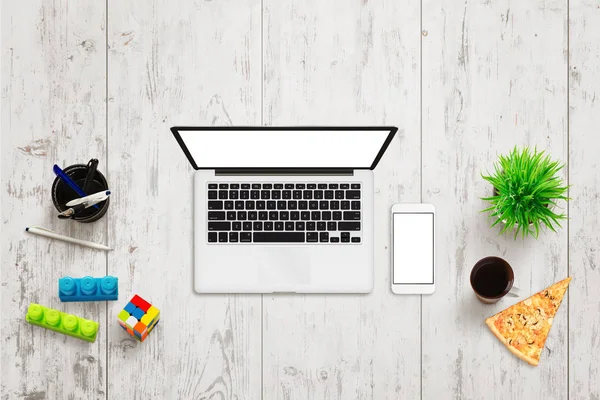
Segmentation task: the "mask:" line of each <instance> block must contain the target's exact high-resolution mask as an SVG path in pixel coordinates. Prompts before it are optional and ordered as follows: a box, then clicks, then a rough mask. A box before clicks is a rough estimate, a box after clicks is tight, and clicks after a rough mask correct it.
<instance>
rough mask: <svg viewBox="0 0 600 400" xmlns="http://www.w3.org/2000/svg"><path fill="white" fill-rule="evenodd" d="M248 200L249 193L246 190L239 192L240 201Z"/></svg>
mask: <svg viewBox="0 0 600 400" xmlns="http://www.w3.org/2000/svg"><path fill="white" fill-rule="evenodd" d="M249 198H250V192H249V191H247V190H242V191H241V192H240V199H242V200H248V199H249Z"/></svg>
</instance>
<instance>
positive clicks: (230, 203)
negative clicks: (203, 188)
mask: <svg viewBox="0 0 600 400" xmlns="http://www.w3.org/2000/svg"><path fill="white" fill-rule="evenodd" d="M225 209H226V210H233V201H231V200H227V201H226V202H225Z"/></svg>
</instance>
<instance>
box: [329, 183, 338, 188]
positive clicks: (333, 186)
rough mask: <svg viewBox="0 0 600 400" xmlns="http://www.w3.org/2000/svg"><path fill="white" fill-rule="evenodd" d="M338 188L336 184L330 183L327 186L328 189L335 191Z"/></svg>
mask: <svg viewBox="0 0 600 400" xmlns="http://www.w3.org/2000/svg"><path fill="white" fill-rule="evenodd" d="M337 188H338V184H337V183H330V184H329V189H337Z"/></svg>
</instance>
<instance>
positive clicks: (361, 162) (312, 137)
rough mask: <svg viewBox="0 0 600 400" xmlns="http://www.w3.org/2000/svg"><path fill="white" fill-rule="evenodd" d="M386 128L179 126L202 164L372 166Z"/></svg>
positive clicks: (189, 146) (202, 166) (191, 151)
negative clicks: (193, 128)
mask: <svg viewBox="0 0 600 400" xmlns="http://www.w3.org/2000/svg"><path fill="white" fill-rule="evenodd" d="M389 134H390V130H389V129H382V130H260V129H253V130H239V131H236V130H218V129H216V130H180V131H179V135H180V136H181V140H182V141H183V143H185V146H186V147H187V149H188V151H189V153H190V155H191V157H192V158H193V159H194V161H195V163H196V165H197V166H198V168H369V167H371V165H372V164H373V161H374V160H375V158H376V157H377V154H378V153H379V151H380V150H381V148H382V147H383V145H384V143H385V141H386V138H387V137H388V135H389Z"/></svg>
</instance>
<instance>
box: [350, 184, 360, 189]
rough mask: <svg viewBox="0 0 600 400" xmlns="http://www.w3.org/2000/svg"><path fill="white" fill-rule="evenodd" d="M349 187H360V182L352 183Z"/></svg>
mask: <svg viewBox="0 0 600 400" xmlns="http://www.w3.org/2000/svg"><path fill="white" fill-rule="evenodd" d="M350 188H351V189H360V183H353V184H352V185H350Z"/></svg>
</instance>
